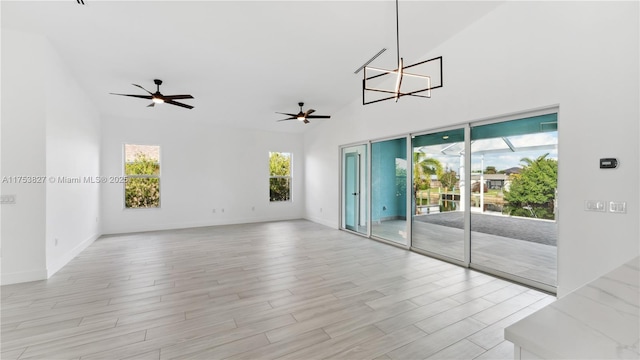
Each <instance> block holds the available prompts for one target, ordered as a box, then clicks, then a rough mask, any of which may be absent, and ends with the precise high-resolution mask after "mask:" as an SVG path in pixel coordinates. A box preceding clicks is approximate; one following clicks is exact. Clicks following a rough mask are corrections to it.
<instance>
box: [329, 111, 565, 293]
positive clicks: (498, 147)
mask: <svg viewBox="0 0 640 360" xmlns="http://www.w3.org/2000/svg"><path fill="white" fill-rule="evenodd" d="M557 121H558V116H557V108H549V109H545V110H536V111H535V112H528V113H526V114H525V115H521V116H515V115H510V116H509V117H505V118H503V119H500V120H495V121H491V120H487V121H483V122H478V123H471V124H463V125H460V126H459V127H454V128H452V129H446V130H437V131H432V132H428V133H424V134H416V135H407V136H406V137H401V138H396V139H391V140H384V141H372V142H370V143H367V144H362V145H357V146H349V147H343V148H342V150H341V157H342V159H341V160H342V191H341V196H342V209H341V210H342V211H341V217H342V219H341V227H342V228H343V229H346V230H350V231H354V232H358V233H361V234H363V235H365V236H368V237H372V238H375V239H377V240H384V241H387V242H392V243H395V244H398V245H402V246H406V247H410V248H411V249H412V250H414V251H416V252H420V253H423V254H426V255H430V256H433V257H437V258H440V259H443V260H446V261H449V262H452V263H456V264H459V265H462V266H467V267H472V268H475V269H478V270H481V271H485V272H488V273H492V274H495V275H498V276H502V277H505V278H509V279H511V280H514V281H518V282H521V283H524V284H527V285H530V286H534V287H537V288H540V289H543V290H546V291H551V292H553V291H555V288H556V286H557V285H556V284H557V261H556V259H557V242H558V219H557V196H558V191H557V179H558V130H557V129H558V127H557V124H558V123H557ZM409 141H410V142H409ZM408 219H410V220H411V221H408Z"/></svg>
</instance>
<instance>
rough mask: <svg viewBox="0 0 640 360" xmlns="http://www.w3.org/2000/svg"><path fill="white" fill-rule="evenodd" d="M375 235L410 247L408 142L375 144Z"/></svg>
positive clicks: (373, 219) (373, 190)
mask: <svg viewBox="0 0 640 360" xmlns="http://www.w3.org/2000/svg"><path fill="white" fill-rule="evenodd" d="M371 235H373V236H375V237H378V238H381V239H385V240H390V241H393V242H395V243H398V244H403V245H407V244H408V236H407V139H406V138H400V139H393V140H387V141H379V142H374V143H372V144H371Z"/></svg>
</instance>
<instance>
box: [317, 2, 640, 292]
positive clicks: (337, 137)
mask: <svg viewBox="0 0 640 360" xmlns="http://www.w3.org/2000/svg"><path fill="white" fill-rule="evenodd" d="M638 27H639V25H638V3H637V2H619V3H614V2H539V3H536V2H507V3H505V4H504V5H501V6H500V7H498V8H497V9H496V10H495V11H493V12H492V13H490V14H488V15H487V16H485V17H484V18H482V19H480V20H478V21H477V22H476V23H474V24H472V25H471V26H469V27H468V28H467V29H466V30H464V31H462V32H460V33H459V34H457V35H456V36H454V37H453V38H451V39H450V40H449V41H447V42H445V43H444V44H443V45H442V46H440V47H438V48H436V49H432V51H430V52H429V53H428V54H426V55H425V56H424V59H427V58H431V57H434V56H439V55H442V56H443V57H444V82H445V83H444V87H443V88H441V89H437V90H434V91H433V97H432V98H431V99H419V98H409V97H403V98H401V99H400V101H399V102H398V103H394V102H392V101H387V102H383V103H378V104H373V105H367V106H362V105H361V99H358V100H356V101H354V102H353V103H352V104H351V105H350V106H349V107H348V108H345V109H344V110H343V111H341V112H340V113H338V114H335V115H333V116H332V121H330V122H326V123H324V124H323V125H321V126H318V127H316V128H315V129H314V131H313V132H308V133H307V134H305V156H306V157H307V167H306V169H307V171H306V175H305V178H306V197H305V198H306V203H307V207H306V217H307V218H309V219H312V220H314V221H318V222H321V223H324V224H328V225H330V226H333V227H337V226H338V223H339V201H338V199H339V194H338V191H339V187H338V185H339V165H338V164H339V152H338V147H339V145H341V144H349V143H354V142H357V141H362V140H368V139H374V138H380V137H387V136H391V135H394V134H404V133H408V132H413V131H416V132H417V131H422V130H429V129H437V128H438V127H443V126H450V125H452V124H461V123H465V122H471V121H476V120H481V119H485V118H490V117H495V116H498V115H502V114H507V113H513V112H518V111H524V110H530V109H535V108H539V107H545V106H550V105H554V104H559V107H560V112H559V125H558V126H559V184H558V189H559V244H558V253H559V254H558V255H559V256H558V263H559V264H558V265H559V270H558V274H559V275H558V284H559V285H558V294H559V296H564V295H565V294H567V293H569V292H571V291H572V290H574V289H576V288H577V287H579V286H581V285H583V284H585V283H587V282H588V281H590V280H592V279H594V278H595V277H597V276H599V275H601V274H603V273H605V272H607V271H608V270H610V269H612V268H614V267H615V266H617V265H618V264H620V263H621V262H623V261H626V260H628V259H630V258H632V257H634V256H636V255H637V254H638V253H639V252H640V249H639V242H638V239H639V237H640V232H639V227H638V218H639V217H640V215H639V214H640V213H639V212H638V207H639V205H640V202H639V196H640V194H639V191H638V183H639V176H638V165H637V164H638V163H639V160H640V157H639V151H638V132H639V126H638V119H639V117H640V114H639V106H638V101H639V100H638V99H639V98H640V91H639V85H638V84H639V73H638V63H639V56H638V52H639V50H638V47H639V31H638V30H639V29H638ZM431 30H432V29H429V28H426V29H425V35H424V36H429V31H431ZM404 46H409V44H405V45H404ZM425 50H430V49H425ZM419 60H421V59H415V61H419ZM405 61H408V62H409V63H413V62H414V61H411V60H408V59H405ZM358 90H359V88H357V89H356V87H355V86H354V94H355V93H357V91H358ZM601 157H618V158H619V160H620V161H621V163H622V164H623V165H622V166H621V167H620V168H619V169H617V170H610V171H604V170H600V169H599V168H598V159H599V158H601ZM625 164H626V165H625ZM587 199H603V200H616V201H627V203H628V212H627V214H624V215H617V214H610V213H588V212H585V211H584V210H583V208H584V201H585V200H587ZM320 207H322V208H323V212H322V213H321V212H319V208H320Z"/></svg>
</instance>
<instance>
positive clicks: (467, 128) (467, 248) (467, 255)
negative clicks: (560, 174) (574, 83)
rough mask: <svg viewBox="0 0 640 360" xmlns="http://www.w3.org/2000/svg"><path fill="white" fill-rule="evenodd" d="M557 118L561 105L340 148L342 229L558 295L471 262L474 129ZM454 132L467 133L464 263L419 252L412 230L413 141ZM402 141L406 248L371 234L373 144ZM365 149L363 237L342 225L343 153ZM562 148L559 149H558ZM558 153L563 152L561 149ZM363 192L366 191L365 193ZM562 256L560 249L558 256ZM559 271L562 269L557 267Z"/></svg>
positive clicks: (546, 287)
mask: <svg viewBox="0 0 640 360" xmlns="http://www.w3.org/2000/svg"><path fill="white" fill-rule="evenodd" d="M554 113H555V114H557V116H558V119H559V118H560V106H559V105H558V104H554V105H549V106H544V107H539V108H535V109H530V110H525V111H518V112H512V113H507V114H502V115H498V116H491V117H486V118H481V119H477V120H474V121H468V122H463V123H457V124H453V125H451V126H446V127H438V128H432V129H429V130H425V131H420V132H415V133H408V134H406V133H405V134H399V135H395V136H388V137H382V138H377V139H372V140H368V141H363V142H356V143H352V144H346V145H341V146H340V147H339V154H340V155H339V156H340V191H339V193H340V211H339V217H340V221H339V224H340V226H339V228H340V230H344V231H347V232H351V233H353V234H356V235H360V236H364V237H366V238H368V239H372V240H375V241H379V242H382V243H385V244H388V245H392V246H395V247H399V248H402V249H406V250H410V251H413V252H416V253H419V254H422V255H426V256H429V257H433V258H436V259H439V260H442V261H446V262H449V263H452V264H456V265H459V266H462V267H465V268H470V269H474V270H478V271H480V272H483V273H487V274H490V275H494V276H497V277H500V278H504V279H506V280H510V281H514V282H516V283H520V284H523V285H526V286H529V287H532V288H536V289H539V290H543V291H546V292H548V293H551V294H556V293H557V286H552V285H548V284H545V283H541V282H538V281H535V280H531V279H527V278H523V277H520V276H517V275H513V274H510V273H506V272H503V271H500V270H496V269H493V268H489V267H487V266H483V265H480V264H475V263H473V262H472V258H471V201H470V200H471V129H472V128H473V127H477V126H482V125H489V124H496V123H501V122H506V121H511V120H519V119H523V118H528V117H534V116H540V115H548V114H554ZM454 129H464V154H465V158H464V183H465V187H464V194H461V196H464V198H465V205H464V260H462V261H460V260H458V259H453V258H450V257H447V256H442V255H439V254H437V253H433V252H430V251H428V250H423V249H418V248H415V247H413V246H412V241H413V233H412V231H413V227H412V222H413V201H414V199H413V195H410V193H409V190H408V189H412V187H413V180H414V178H413V177H414V174H413V156H410V155H411V154H413V138H414V137H416V136H420V135H425V134H430V133H435V132H441V131H447V130H454ZM401 138H406V147H407V201H406V207H407V209H406V210H407V220H406V221H407V225H406V226H407V242H406V245H403V244H400V243H396V242H393V241H391V240H386V239H383V238H380V237H377V236H374V235H372V233H371V206H372V205H371V203H372V198H371V196H372V181H371V180H372V179H371V165H372V157H373V156H372V153H371V145H372V144H373V143H377V142H381V141H387V140H395V139H401ZM362 145H366V146H367V160H366V161H367V166H366V177H367V189H366V192H367V206H366V212H367V233H366V234H363V233H359V232H355V231H351V230H349V229H345V228H344V227H343V224H342V217H343V214H342V212H343V201H344V199H343V191H344V189H343V181H344V180H343V179H344V168H343V166H344V164H343V149H344V148H348V147H353V146H362ZM558 147H559V145H558ZM558 152H560V151H559V149H558ZM409 173H411V175H409ZM361 191H362V190H361ZM561 194H562V191H561V189H560V187H559V183H558V198H559V197H560V196H561ZM558 203H561V202H560V200H558ZM560 213H561V210H560V208H559V207H558V208H557V209H556V221H559V219H560ZM559 243H560V239H558V245H559ZM557 252H558V246H557V247H556V253H557ZM556 262H558V257H557V256H556ZM557 268H559V267H558V266H557ZM557 277H558V274H557V273H556V279H557Z"/></svg>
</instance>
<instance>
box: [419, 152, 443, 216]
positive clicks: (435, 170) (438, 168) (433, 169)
mask: <svg viewBox="0 0 640 360" xmlns="http://www.w3.org/2000/svg"><path fill="white" fill-rule="evenodd" d="M431 175H437V176H438V177H439V176H440V175H442V164H441V163H440V161H438V159H434V158H429V157H427V154H425V153H423V152H421V151H415V152H414V153H413V193H414V196H415V197H416V199H417V198H418V196H417V195H418V191H419V190H420V188H421V187H425V188H427V189H428V188H429V187H430V185H431ZM420 205H422V196H420Z"/></svg>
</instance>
